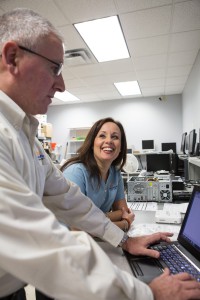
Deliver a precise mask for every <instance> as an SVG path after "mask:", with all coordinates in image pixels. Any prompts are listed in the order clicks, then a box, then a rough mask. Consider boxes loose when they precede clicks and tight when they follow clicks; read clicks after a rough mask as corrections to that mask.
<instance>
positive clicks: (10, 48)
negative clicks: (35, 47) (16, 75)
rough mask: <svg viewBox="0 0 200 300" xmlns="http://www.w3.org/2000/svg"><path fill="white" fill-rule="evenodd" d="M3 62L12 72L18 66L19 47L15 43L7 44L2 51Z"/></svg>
mask: <svg viewBox="0 0 200 300" xmlns="http://www.w3.org/2000/svg"><path fill="white" fill-rule="evenodd" d="M1 55H2V62H3V64H4V66H5V65H6V66H7V67H8V68H9V69H10V70H11V71H12V70H14V68H15V67H16V66H17V57H18V46H17V44H16V43H15V42H12V41H10V42H7V43H6V44H5V45H4V46H3V49H2V52H1Z"/></svg>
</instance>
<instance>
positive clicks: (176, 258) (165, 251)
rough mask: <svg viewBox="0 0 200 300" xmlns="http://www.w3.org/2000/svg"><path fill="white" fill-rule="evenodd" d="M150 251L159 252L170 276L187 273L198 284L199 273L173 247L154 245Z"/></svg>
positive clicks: (199, 279)
mask: <svg viewBox="0 0 200 300" xmlns="http://www.w3.org/2000/svg"><path fill="white" fill-rule="evenodd" d="M151 249H154V250H157V251H159V252H160V258H161V259H162V260H163V261H164V262H165V264H166V265H167V267H168V268H169V269H170V272H171V273H172V274H177V273H181V272H187V273H189V274H190V275H192V276H193V277H194V278H195V279H196V280H197V281H199V282H200V272H199V271H198V270H197V269H196V268H195V267H194V266H193V265H192V264H191V263H190V262H189V261H188V260H187V259H186V258H185V257H184V256H183V255H182V254H181V253H180V252H179V251H178V250H177V249H176V247H175V245H170V244H169V245H155V246H152V247H151Z"/></svg>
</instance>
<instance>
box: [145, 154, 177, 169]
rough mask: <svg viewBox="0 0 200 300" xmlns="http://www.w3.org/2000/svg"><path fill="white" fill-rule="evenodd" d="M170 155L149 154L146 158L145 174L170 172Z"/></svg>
mask: <svg viewBox="0 0 200 300" xmlns="http://www.w3.org/2000/svg"><path fill="white" fill-rule="evenodd" d="M172 158H173V156H172V153H151V154H147V156H146V169H147V172H151V171H153V172H156V171H159V170H165V171H172V162H171V160H172Z"/></svg>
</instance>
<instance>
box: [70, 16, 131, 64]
mask: <svg viewBox="0 0 200 300" xmlns="http://www.w3.org/2000/svg"><path fill="white" fill-rule="evenodd" d="M74 26H75V28H76V29H77V30H78V32H79V33H80V35H81V36H82V38H83V39H84V41H85V42H86V44H87V45H88V47H89V48H90V49H91V51H92V52H93V54H94V56H95V57H96V59H97V60H98V61H99V62H104V61H110V60H117V59H123V58H128V57H130V55H129V52H128V49H127V46H126V42H125V40H124V35H123V33H122V29H121V26H120V23H119V19H118V17H117V16H112V17H108V18H103V19H97V20H93V21H88V22H83V23H77V24H74Z"/></svg>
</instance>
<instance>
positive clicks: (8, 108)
mask: <svg viewBox="0 0 200 300" xmlns="http://www.w3.org/2000/svg"><path fill="white" fill-rule="evenodd" d="M0 112H1V113H2V114H3V115H4V117H5V118H6V119H7V120H8V121H9V123H10V124H12V125H13V127H15V129H16V130H18V131H19V130H20V129H22V127H23V124H24V122H26V123H27V122H29V123H30V125H32V126H33V127H34V129H35V130H36V128H37V127H38V123H39V122H38V120H37V119H36V118H35V117H33V116H31V115H26V114H25V112H24V111H23V110H22V109H21V108H20V107H19V106H18V105H17V104H16V103H15V102H14V101H13V100H12V99H11V98H10V97H9V96H7V95H6V94H5V93H4V92H3V91H0Z"/></svg>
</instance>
